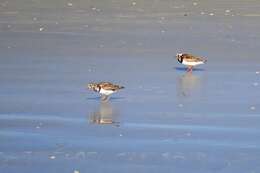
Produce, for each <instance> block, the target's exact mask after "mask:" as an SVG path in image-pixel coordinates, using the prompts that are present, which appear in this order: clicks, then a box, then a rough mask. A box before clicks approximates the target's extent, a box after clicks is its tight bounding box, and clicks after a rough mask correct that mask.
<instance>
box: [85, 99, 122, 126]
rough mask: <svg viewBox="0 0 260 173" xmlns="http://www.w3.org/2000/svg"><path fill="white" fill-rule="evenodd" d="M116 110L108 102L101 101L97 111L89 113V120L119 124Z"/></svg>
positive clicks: (95, 122) (98, 122)
mask: <svg viewBox="0 0 260 173" xmlns="http://www.w3.org/2000/svg"><path fill="white" fill-rule="evenodd" d="M117 119H118V114H117V111H115V109H114V108H113V107H112V106H111V105H110V103H109V102H101V103H100V105H99V108H98V110H97V111H95V112H93V113H91V115H90V122H91V123H93V124H100V125H102V124H113V125H115V126H119V122H118V121H117Z"/></svg>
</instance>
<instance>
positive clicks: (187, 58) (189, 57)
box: [184, 54, 205, 62]
mask: <svg viewBox="0 0 260 173" xmlns="http://www.w3.org/2000/svg"><path fill="white" fill-rule="evenodd" d="M184 59H185V61H187V62H201V61H205V60H204V58H201V57H196V56H193V55H189V54H184Z"/></svg>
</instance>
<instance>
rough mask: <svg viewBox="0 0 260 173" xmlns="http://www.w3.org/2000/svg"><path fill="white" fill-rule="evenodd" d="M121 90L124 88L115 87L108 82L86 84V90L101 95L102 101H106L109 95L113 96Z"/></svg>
mask: <svg viewBox="0 0 260 173" xmlns="http://www.w3.org/2000/svg"><path fill="white" fill-rule="evenodd" d="M123 88H125V87H123V86H119V85H115V84H112V83H110V82H99V83H89V84H88V89H90V90H92V91H95V92H98V93H99V94H101V100H102V101H106V100H108V98H109V96H110V95H111V94H113V93H115V92H117V91H118V90H120V89H123Z"/></svg>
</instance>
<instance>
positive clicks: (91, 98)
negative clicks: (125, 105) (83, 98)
mask: <svg viewBox="0 0 260 173" xmlns="http://www.w3.org/2000/svg"><path fill="white" fill-rule="evenodd" d="M123 98H124V97H110V98H109V100H121V99H123ZM87 100H98V101H99V100H101V97H88V98H87Z"/></svg>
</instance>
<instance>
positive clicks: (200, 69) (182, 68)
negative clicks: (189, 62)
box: [174, 67, 205, 71]
mask: <svg viewBox="0 0 260 173" xmlns="http://www.w3.org/2000/svg"><path fill="white" fill-rule="evenodd" d="M174 68H175V70H177V71H187V67H174ZM192 71H205V69H202V68H193V69H192Z"/></svg>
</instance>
